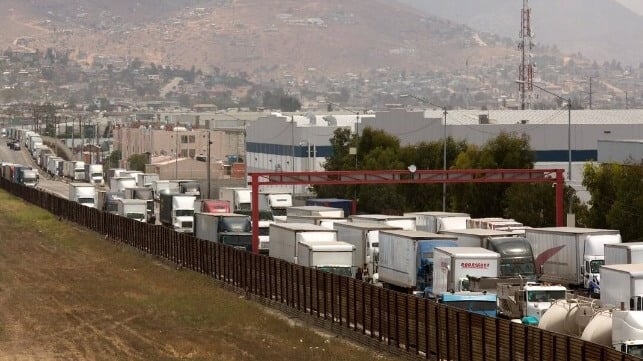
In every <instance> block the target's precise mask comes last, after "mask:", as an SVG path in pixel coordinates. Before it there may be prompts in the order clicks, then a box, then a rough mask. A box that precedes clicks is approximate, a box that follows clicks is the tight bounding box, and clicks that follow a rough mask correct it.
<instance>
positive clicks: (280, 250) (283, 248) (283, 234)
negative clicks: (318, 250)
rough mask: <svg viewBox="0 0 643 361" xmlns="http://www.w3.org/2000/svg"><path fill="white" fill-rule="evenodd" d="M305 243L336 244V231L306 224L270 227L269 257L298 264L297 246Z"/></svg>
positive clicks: (285, 224) (276, 224) (284, 224)
mask: <svg viewBox="0 0 643 361" xmlns="http://www.w3.org/2000/svg"><path fill="white" fill-rule="evenodd" d="M307 241H328V242H330V241H332V242H336V241H337V231H336V230H333V229H328V228H324V227H322V226H317V225H314V224H307V223H273V224H271V225H270V257H275V258H279V259H282V260H284V261H287V262H292V263H297V264H298V263H299V262H298V261H297V256H298V244H299V242H307Z"/></svg>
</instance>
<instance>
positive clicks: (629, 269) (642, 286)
mask: <svg viewBox="0 0 643 361" xmlns="http://www.w3.org/2000/svg"><path fill="white" fill-rule="evenodd" d="M600 272H601V283H602V284H604V285H605V286H606V287H605V289H604V290H603V292H601V304H602V305H603V306H604V307H605V306H612V307H620V306H621V303H623V305H624V307H625V309H626V310H629V309H630V299H632V297H635V296H640V295H643V264H640V263H639V264H612V265H604V266H603V267H601V271H600ZM608 290H609V291H608Z"/></svg>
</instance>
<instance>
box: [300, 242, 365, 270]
mask: <svg viewBox="0 0 643 361" xmlns="http://www.w3.org/2000/svg"><path fill="white" fill-rule="evenodd" d="M298 248H299V250H298V257H297V262H298V264H299V265H300V266H305V267H312V268H316V269H318V270H320V271H325V272H330V273H334V274H338V275H341V276H346V277H353V275H354V272H353V269H354V268H353V267H352V261H353V251H354V250H355V247H354V246H353V245H352V244H349V243H346V242H337V241H302V242H299V245H298Z"/></svg>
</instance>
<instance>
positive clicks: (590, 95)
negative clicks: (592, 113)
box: [589, 76, 592, 110]
mask: <svg viewBox="0 0 643 361" xmlns="http://www.w3.org/2000/svg"><path fill="white" fill-rule="evenodd" d="M589 109H590V110H591V109H592V77H591V76H590V77H589Z"/></svg>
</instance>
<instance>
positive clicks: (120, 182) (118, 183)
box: [109, 177, 136, 193]
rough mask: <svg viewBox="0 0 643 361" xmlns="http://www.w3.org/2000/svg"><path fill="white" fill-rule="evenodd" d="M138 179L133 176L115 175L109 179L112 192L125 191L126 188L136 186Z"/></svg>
mask: <svg viewBox="0 0 643 361" xmlns="http://www.w3.org/2000/svg"><path fill="white" fill-rule="evenodd" d="M135 187H136V179H134V178H132V177H114V178H111V179H110V180H109V189H111V191H112V192H119V193H123V192H125V188H135Z"/></svg>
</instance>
